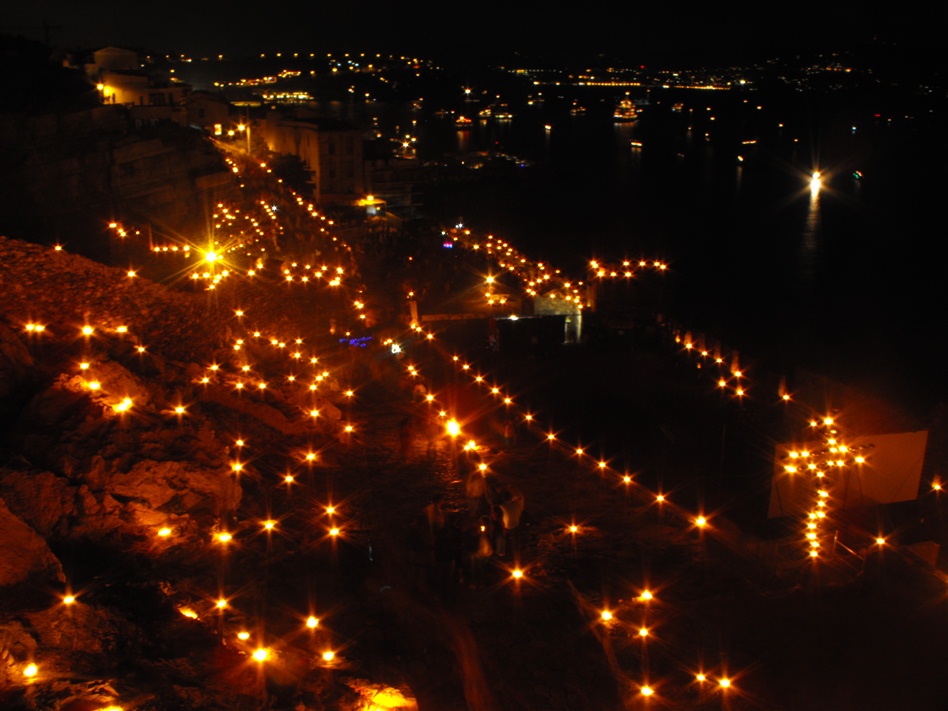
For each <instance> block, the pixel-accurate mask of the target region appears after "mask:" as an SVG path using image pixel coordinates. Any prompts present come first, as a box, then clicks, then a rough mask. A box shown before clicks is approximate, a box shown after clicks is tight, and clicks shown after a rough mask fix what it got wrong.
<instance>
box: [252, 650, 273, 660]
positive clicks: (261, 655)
mask: <svg viewBox="0 0 948 711" xmlns="http://www.w3.org/2000/svg"><path fill="white" fill-rule="evenodd" d="M269 657H270V650H269V649H267V648H266V647H259V648H257V649H255V650H253V658H254V659H256V660H257V661H258V662H265V661H267V659H268V658H269Z"/></svg>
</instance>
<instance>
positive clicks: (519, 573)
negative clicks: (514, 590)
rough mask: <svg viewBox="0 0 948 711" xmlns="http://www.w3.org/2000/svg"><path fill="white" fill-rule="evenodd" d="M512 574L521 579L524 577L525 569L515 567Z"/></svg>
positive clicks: (516, 578)
mask: <svg viewBox="0 0 948 711" xmlns="http://www.w3.org/2000/svg"><path fill="white" fill-rule="evenodd" d="M510 574H511V575H512V576H513V577H514V579H515V580H520V579H521V578H523V571H522V570H520V568H514V569H513V570H512V571H511V572H510Z"/></svg>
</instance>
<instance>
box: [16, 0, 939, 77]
mask: <svg viewBox="0 0 948 711" xmlns="http://www.w3.org/2000/svg"><path fill="white" fill-rule="evenodd" d="M561 7H565V9H556V8H557V6H555V5H554V4H553V3H549V2H535V1H531V2H523V1H522V0H521V1H514V2H502V1H499V0H485V1H482V2H476V1H475V0H471V1H470V2H446V1H443V0H442V1H438V2H436V1H434V0H406V1H405V2H385V1H379V0H367V1H365V2H359V3H355V2H350V1H347V0H338V1H336V2H325V1H322V2H320V1H319V0H309V1H308V2H307V1H304V0H283V1H282V2H276V3H259V2H258V3H250V2H230V3H217V2H214V3H210V2H202V1H201V0H191V1H188V0H165V1H164V2H160V3H147V4H146V3H135V2H126V1H123V0H83V1H82V2H75V0H34V1H33V2H28V3H13V2H8V3H4V7H3V9H2V10H0V32H2V33H4V34H22V35H25V36H27V37H30V38H33V39H43V30H42V26H43V20H44V19H45V20H46V21H47V22H48V23H49V25H50V27H51V29H50V40H51V42H52V44H54V45H56V46H60V47H77V48H89V47H98V46H104V45H109V44H117V45H123V46H132V47H138V48H146V49H153V50H157V51H176V52H187V53H189V54H193V55H196V56H205V55H216V54H218V53H224V54H225V55H226V56H251V55H254V54H259V53H260V52H275V51H300V52H303V51H305V52H323V51H366V52H368V51H371V52H376V51H384V52H395V53H399V54H419V55H425V56H426V57H432V56H433V57H435V58H441V57H448V56H452V55H453V57H457V56H458V55H460V56H462V57H463V56H469V57H471V58H472V59H476V58H479V57H492V58H498V59H502V60H507V59H510V58H513V57H515V56H518V55H519V56H520V57H523V58H525V59H529V58H535V57H546V58H551V59H570V60H579V61H584V60H587V59H588V60H591V59H592V58H594V57H596V55H598V54H605V55H607V56H609V57H616V58H621V59H626V60H630V61H633V62H644V63H650V62H668V61H671V60H675V59H678V60H683V61H689V62H702V61H707V62H715V61H729V60H741V59H747V58H752V57H769V56H773V55H774V54H776V53H787V52H795V51H812V50H817V51H823V50H836V49H848V48H851V47H854V46H856V47H858V46H864V45H865V44H866V43H869V42H873V41H875V42H879V41H882V42H897V43H899V44H901V45H903V46H908V47H913V48H921V49H923V50H924V49H929V50H931V52H932V55H933V56H934V55H935V54H936V50H937V48H938V47H940V44H941V42H942V37H941V33H942V32H943V31H944V28H945V27H946V26H948V23H946V20H948V10H946V9H945V6H943V5H941V4H937V5H936V4H928V6H927V7H923V3H922V2H920V1H918V0H910V2H908V3H905V2H900V3H897V4H894V3H888V4H886V5H885V6H884V7H883V8H881V9H872V8H870V7H869V6H868V5H867V4H865V3H856V2H833V1H832V0H830V1H829V2H824V3H816V2H812V1H810V0H807V2H795V3H782V4H777V3H759V4H751V3H742V2H738V3H734V2H729V3H721V2H713V3H710V2H709V3H707V5H706V7H705V8H704V9H700V10H698V9H693V8H694V7H695V6H694V5H693V4H689V3H677V2H656V3H650V4H641V3H635V2H624V3H619V2H615V1H613V2H604V1H603V0H592V1H591V2H590V1H587V2H583V3H568V4H566V5H565V6H561ZM617 8H618V9H617ZM937 53H938V54H940V51H939V52H937Z"/></svg>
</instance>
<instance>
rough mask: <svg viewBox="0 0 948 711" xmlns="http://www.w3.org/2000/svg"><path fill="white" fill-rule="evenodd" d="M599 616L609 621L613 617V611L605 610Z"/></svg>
mask: <svg viewBox="0 0 948 711" xmlns="http://www.w3.org/2000/svg"><path fill="white" fill-rule="evenodd" d="M599 616H600V617H601V618H602V620H603V622H608V621H609V620H611V619H612V613H611V612H609V610H603V611H602V613H601V614H600V615H599Z"/></svg>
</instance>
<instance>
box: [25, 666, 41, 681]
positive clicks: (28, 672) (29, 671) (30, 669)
mask: <svg viewBox="0 0 948 711" xmlns="http://www.w3.org/2000/svg"><path fill="white" fill-rule="evenodd" d="M38 673H39V667H38V666H36V665H35V664H27V665H26V667H24V669H23V676H25V677H26V678H28V679H32V678H33V677H34V676H36V675H37V674H38Z"/></svg>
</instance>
